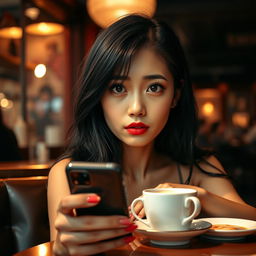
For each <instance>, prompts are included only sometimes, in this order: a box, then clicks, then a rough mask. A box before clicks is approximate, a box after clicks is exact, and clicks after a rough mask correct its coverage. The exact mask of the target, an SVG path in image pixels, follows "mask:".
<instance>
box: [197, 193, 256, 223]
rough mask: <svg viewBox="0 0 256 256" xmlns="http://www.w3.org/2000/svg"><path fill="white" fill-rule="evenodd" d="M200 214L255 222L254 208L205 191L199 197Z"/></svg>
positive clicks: (255, 209)
mask: <svg viewBox="0 0 256 256" xmlns="http://www.w3.org/2000/svg"><path fill="white" fill-rule="evenodd" d="M199 197H200V201H201V204H202V212H203V213H204V214H205V215H207V216H209V217H231V218H244V219H251V220H256V208H254V207H252V206H250V205H248V204H245V203H244V204H243V203H237V202H235V201H231V200H228V199H225V198H223V197H220V196H218V195H215V194H212V193H210V192H207V191H205V192H204V193H202V194H201V195H200V196H199Z"/></svg>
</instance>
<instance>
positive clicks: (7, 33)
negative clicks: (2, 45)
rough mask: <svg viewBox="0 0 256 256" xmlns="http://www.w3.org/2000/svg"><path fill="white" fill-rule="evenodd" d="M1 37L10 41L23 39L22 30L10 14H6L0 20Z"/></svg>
mask: <svg viewBox="0 0 256 256" xmlns="http://www.w3.org/2000/svg"><path fill="white" fill-rule="evenodd" d="M0 37H2V38H10V39H19V38H21V37H22V29H21V27H19V26H17V22H16V20H15V18H14V17H13V16H12V15H11V14H10V13H7V12H6V13H4V14H3V16H2V18H1V20H0Z"/></svg>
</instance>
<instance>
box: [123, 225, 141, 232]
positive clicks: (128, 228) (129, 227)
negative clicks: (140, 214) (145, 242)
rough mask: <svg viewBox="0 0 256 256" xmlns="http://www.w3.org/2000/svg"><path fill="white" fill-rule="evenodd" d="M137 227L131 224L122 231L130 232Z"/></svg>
mask: <svg viewBox="0 0 256 256" xmlns="http://www.w3.org/2000/svg"><path fill="white" fill-rule="evenodd" d="M137 227H138V226H137V225H135V224H131V225H129V226H128V227H127V228H125V229H124V230H125V231H127V232H132V231H133V230H135V229H136V228H137Z"/></svg>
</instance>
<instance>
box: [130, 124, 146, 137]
mask: <svg viewBox="0 0 256 256" xmlns="http://www.w3.org/2000/svg"><path fill="white" fill-rule="evenodd" d="M148 128H149V126H147V125H145V124H144V123H142V122H139V123H131V124H129V125H128V126H126V127H125V129H126V130H127V132H128V133H129V134H131V135H141V134H144V133H145V132H146V131H147V129H148Z"/></svg>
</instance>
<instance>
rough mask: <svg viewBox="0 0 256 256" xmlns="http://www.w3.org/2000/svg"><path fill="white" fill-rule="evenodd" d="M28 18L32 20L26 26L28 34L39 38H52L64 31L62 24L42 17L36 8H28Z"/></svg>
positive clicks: (26, 12)
mask: <svg viewBox="0 0 256 256" xmlns="http://www.w3.org/2000/svg"><path fill="white" fill-rule="evenodd" d="M25 14H26V16H27V17H28V18H29V19H30V20H31V22H30V24H28V25H27V26H26V33H28V34H30V35H37V36H50V35H56V34H60V33H62V32H63V31H64V26H63V25H62V24H59V23H56V22H53V21H50V22H49V21H47V18H46V17H42V16H41V15H40V10H39V9H38V8H36V7H30V8H27V9H26V11H25Z"/></svg>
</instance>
